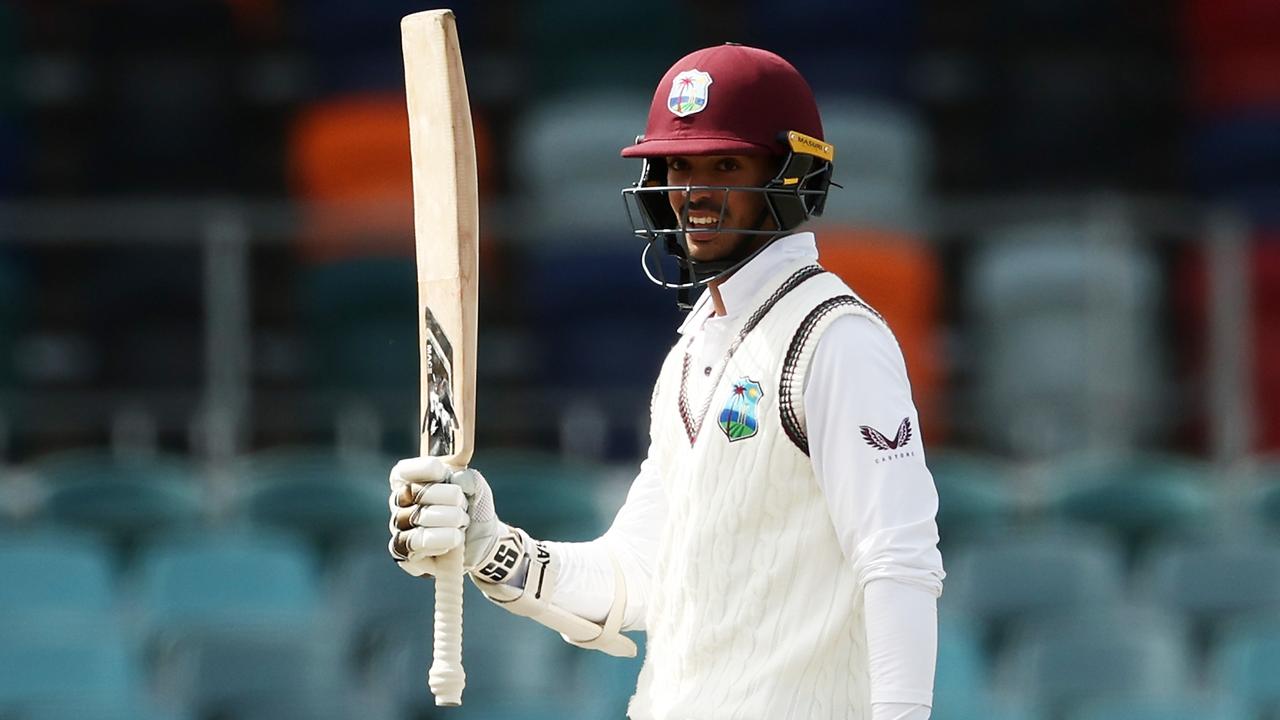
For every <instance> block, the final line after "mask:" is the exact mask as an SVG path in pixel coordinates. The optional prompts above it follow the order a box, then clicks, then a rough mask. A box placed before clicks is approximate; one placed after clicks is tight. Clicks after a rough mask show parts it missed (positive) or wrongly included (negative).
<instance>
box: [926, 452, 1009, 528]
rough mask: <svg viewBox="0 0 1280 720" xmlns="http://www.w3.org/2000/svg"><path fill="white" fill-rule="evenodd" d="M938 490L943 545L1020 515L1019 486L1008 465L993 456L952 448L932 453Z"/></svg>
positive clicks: (1001, 525)
mask: <svg viewBox="0 0 1280 720" xmlns="http://www.w3.org/2000/svg"><path fill="white" fill-rule="evenodd" d="M928 464H929V470H930V472H932V473H933V484H934V486H935V487H936V488H937V490H938V532H939V535H940V536H941V542H942V546H943V548H944V549H946V550H949V549H951V548H953V547H957V545H956V544H955V543H957V542H963V541H964V540H965V538H966V537H968V536H972V535H979V536H981V535H982V534H983V533H986V534H990V533H991V532H993V531H996V530H1000V529H1003V528H1007V527H1009V526H1011V525H1012V524H1013V523H1014V522H1015V521H1016V520H1017V518H1018V515H1019V512H1020V508H1019V505H1020V502H1019V497H1018V488H1017V485H1016V483H1015V481H1014V478H1013V477H1012V473H1011V472H1010V469H1009V467H1008V466H1007V465H1006V464H1005V463H1003V462H1001V461H1000V460H997V459H996V458H993V457H984V456H979V455H973V454H966V453H962V452H958V451H955V450H952V451H946V450H943V451H940V452H937V453H933V452H930V454H929V460H928Z"/></svg>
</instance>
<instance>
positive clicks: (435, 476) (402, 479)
mask: <svg viewBox="0 0 1280 720" xmlns="http://www.w3.org/2000/svg"><path fill="white" fill-rule="evenodd" d="M390 482H391V496H390V498H389V499H388V505H389V507H390V510H391V522H390V529H391V541H390V542H389V543H388V545H387V548H388V550H390V552H391V557H393V558H395V560H396V562H397V563H398V564H399V565H400V567H401V569H403V570H404V571H405V572H407V573H409V574H410V575H415V576H421V575H435V574H436V558H437V557H439V556H440V555H443V554H445V553H447V552H449V551H450V550H453V549H455V548H458V547H464V550H463V567H464V568H465V569H466V570H468V571H470V570H471V569H473V568H475V567H476V566H477V565H479V564H480V563H481V562H484V561H485V560H486V558H487V557H488V556H489V554H490V553H491V552H492V551H493V550H494V546H495V545H496V544H497V542H498V538H499V536H502V535H506V534H507V533H508V528H507V526H506V525H504V524H503V523H502V522H500V521H499V520H498V516H497V514H496V513H495V512H494V509H493V492H492V491H491V490H490V489H489V483H488V482H486V481H485V479H484V476H483V475H481V474H480V473H479V472H477V471H475V470H472V469H470V468H466V469H463V470H453V469H451V468H449V467H448V466H447V465H445V464H444V463H442V462H440V460H439V459H438V458H434V457H415V458H407V459H405V460H401V461H400V462H398V463H396V465H395V467H393V468H392V469H391V477H390Z"/></svg>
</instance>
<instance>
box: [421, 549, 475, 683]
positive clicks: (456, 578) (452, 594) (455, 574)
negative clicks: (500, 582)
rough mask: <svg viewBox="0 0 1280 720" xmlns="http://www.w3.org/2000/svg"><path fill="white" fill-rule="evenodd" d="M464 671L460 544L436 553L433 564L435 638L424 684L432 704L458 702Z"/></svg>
mask: <svg viewBox="0 0 1280 720" xmlns="http://www.w3.org/2000/svg"><path fill="white" fill-rule="evenodd" d="M466 684H467V674H466V672H464V671H463V669H462V548H457V549H454V550H451V551H449V552H448V553H445V554H444V555H442V556H440V558H439V559H438V560H437V566H436V614H435V638H434V643H433V645H432V661H431V670H430V671H429V672H428V673H427V685H429V686H430V687H431V693H432V694H433V695H435V696H436V705H439V706H441V707H457V706H458V705H461V704H462V688H463V687H464V686H465V685H466Z"/></svg>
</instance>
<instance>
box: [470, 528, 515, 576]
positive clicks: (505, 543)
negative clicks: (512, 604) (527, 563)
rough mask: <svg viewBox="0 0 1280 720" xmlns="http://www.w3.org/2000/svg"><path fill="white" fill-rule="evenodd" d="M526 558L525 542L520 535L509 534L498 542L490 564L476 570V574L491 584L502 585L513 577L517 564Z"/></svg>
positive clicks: (487, 563)
mask: <svg viewBox="0 0 1280 720" xmlns="http://www.w3.org/2000/svg"><path fill="white" fill-rule="evenodd" d="M523 557H524V542H523V541H522V540H521V538H520V535H519V534H518V533H508V534H507V535H505V536H504V537H503V538H502V539H501V540H499V541H498V546H497V547H496V548H494V551H493V553H492V554H491V555H490V556H489V558H488V562H486V563H484V564H483V565H481V566H480V567H479V568H476V570H475V574H476V575H479V576H481V577H483V578H484V579H485V580H487V581H489V582H491V583H500V582H502V581H504V580H506V579H507V578H508V577H510V576H511V573H512V571H514V570H515V569H516V564H517V563H519V562H520V559H521V558H523Z"/></svg>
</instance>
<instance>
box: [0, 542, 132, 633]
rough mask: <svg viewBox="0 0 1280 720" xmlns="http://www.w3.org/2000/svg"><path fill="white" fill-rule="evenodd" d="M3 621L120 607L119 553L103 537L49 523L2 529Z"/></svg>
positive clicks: (3, 623) (93, 612)
mask: <svg viewBox="0 0 1280 720" xmlns="http://www.w3.org/2000/svg"><path fill="white" fill-rule="evenodd" d="M0 577H3V578H4V579H5V582H4V583H3V584H0V609H3V613H0V615H2V616H3V618H4V619H3V620H0V626H3V627H8V626H9V625H20V624H23V620H24V619H26V618H30V617H32V616H38V615H39V614H41V613H66V614H68V615H75V614H84V615H91V616H103V615H106V614H107V613H110V612H112V611H113V610H116V609H117V602H116V589H115V558H114V557H113V555H112V552H111V549H110V548H109V547H108V546H107V545H106V544H105V543H104V542H103V541H102V539H101V538H100V537H98V536H97V535H94V534H91V533H85V532H83V531H80V532H76V531H72V530H56V531H55V530H52V529H49V528H42V529H27V530H24V531H17V530H13V531H8V532H5V533H3V534H0Z"/></svg>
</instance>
